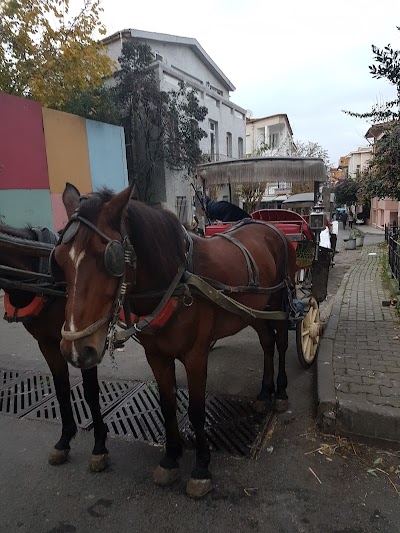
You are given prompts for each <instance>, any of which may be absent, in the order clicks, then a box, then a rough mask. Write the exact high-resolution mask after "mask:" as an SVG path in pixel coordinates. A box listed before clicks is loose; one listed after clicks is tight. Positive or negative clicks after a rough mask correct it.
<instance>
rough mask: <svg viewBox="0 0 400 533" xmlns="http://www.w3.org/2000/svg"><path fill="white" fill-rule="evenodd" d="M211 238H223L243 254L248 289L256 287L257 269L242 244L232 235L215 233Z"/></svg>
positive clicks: (258, 279) (258, 278) (257, 283)
mask: <svg viewBox="0 0 400 533" xmlns="http://www.w3.org/2000/svg"><path fill="white" fill-rule="evenodd" d="M212 237H223V238H224V239H227V240H228V241H230V242H231V243H232V244H234V245H235V246H237V247H238V248H239V250H240V251H241V252H242V253H243V255H244V258H245V260H246V265H247V273H248V276H249V286H250V287H258V285H259V283H260V276H259V271H258V267H257V265H256V262H255V261H254V259H253V256H252V255H251V254H250V252H249V251H248V249H247V248H246V247H245V246H243V244H242V243H241V242H240V241H238V240H237V239H235V237H232V235H227V234H226V233H215V234H214V235H213V236H212Z"/></svg>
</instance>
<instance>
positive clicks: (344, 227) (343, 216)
mask: <svg viewBox="0 0 400 533" xmlns="http://www.w3.org/2000/svg"><path fill="white" fill-rule="evenodd" d="M347 218H348V215H347V213H346V211H343V213H342V222H343V229H346V224H347Z"/></svg>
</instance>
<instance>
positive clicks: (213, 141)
mask: <svg viewBox="0 0 400 533" xmlns="http://www.w3.org/2000/svg"><path fill="white" fill-rule="evenodd" d="M209 138H210V156H211V161H216V159H217V156H218V122H215V121H214V120H210V121H209Z"/></svg>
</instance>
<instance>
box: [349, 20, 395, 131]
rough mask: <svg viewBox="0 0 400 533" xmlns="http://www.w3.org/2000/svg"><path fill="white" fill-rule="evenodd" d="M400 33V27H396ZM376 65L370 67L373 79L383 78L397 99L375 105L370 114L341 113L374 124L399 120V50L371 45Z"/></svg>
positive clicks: (388, 46) (389, 46)
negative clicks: (393, 90) (368, 120)
mask: <svg viewBox="0 0 400 533" xmlns="http://www.w3.org/2000/svg"><path fill="white" fill-rule="evenodd" d="M396 27H397V29H398V30H399V31H400V27H399V26H396ZM372 52H373V53H374V60H375V63H376V64H373V65H370V67H369V70H370V73H371V75H372V77H373V78H377V79H382V78H385V79H387V80H388V81H389V83H391V84H392V85H394V86H395V87H396V92H397V98H396V99H394V100H391V101H389V102H386V103H384V104H383V105H380V104H377V105H375V106H373V107H372V110H371V111H370V112H366V113H354V112H351V111H343V112H344V113H346V114H347V115H349V116H351V117H357V118H362V119H370V120H372V122H374V123H379V122H388V121H397V120H400V111H399V106H400V50H395V49H393V48H392V46H391V45H390V44H388V45H387V46H385V47H384V48H378V47H377V46H375V45H374V44H373V45H372Z"/></svg>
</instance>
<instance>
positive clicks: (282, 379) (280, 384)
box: [274, 320, 289, 413]
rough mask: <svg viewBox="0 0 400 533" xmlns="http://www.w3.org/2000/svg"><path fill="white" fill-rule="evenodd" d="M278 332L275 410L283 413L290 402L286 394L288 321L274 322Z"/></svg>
mask: <svg viewBox="0 0 400 533" xmlns="http://www.w3.org/2000/svg"><path fill="white" fill-rule="evenodd" d="M274 325H275V330H276V336H275V339H276V347H277V349H278V354H279V371H278V378H277V380H276V393H275V410H276V411H278V412H280V413H283V412H285V411H287V409H288V407H289V400H288V396H287V394H286V388H287V384H288V379H287V375H286V351H287V349H288V344H289V333H288V330H289V326H288V322H287V321H286V320H276V321H275V322H274Z"/></svg>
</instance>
